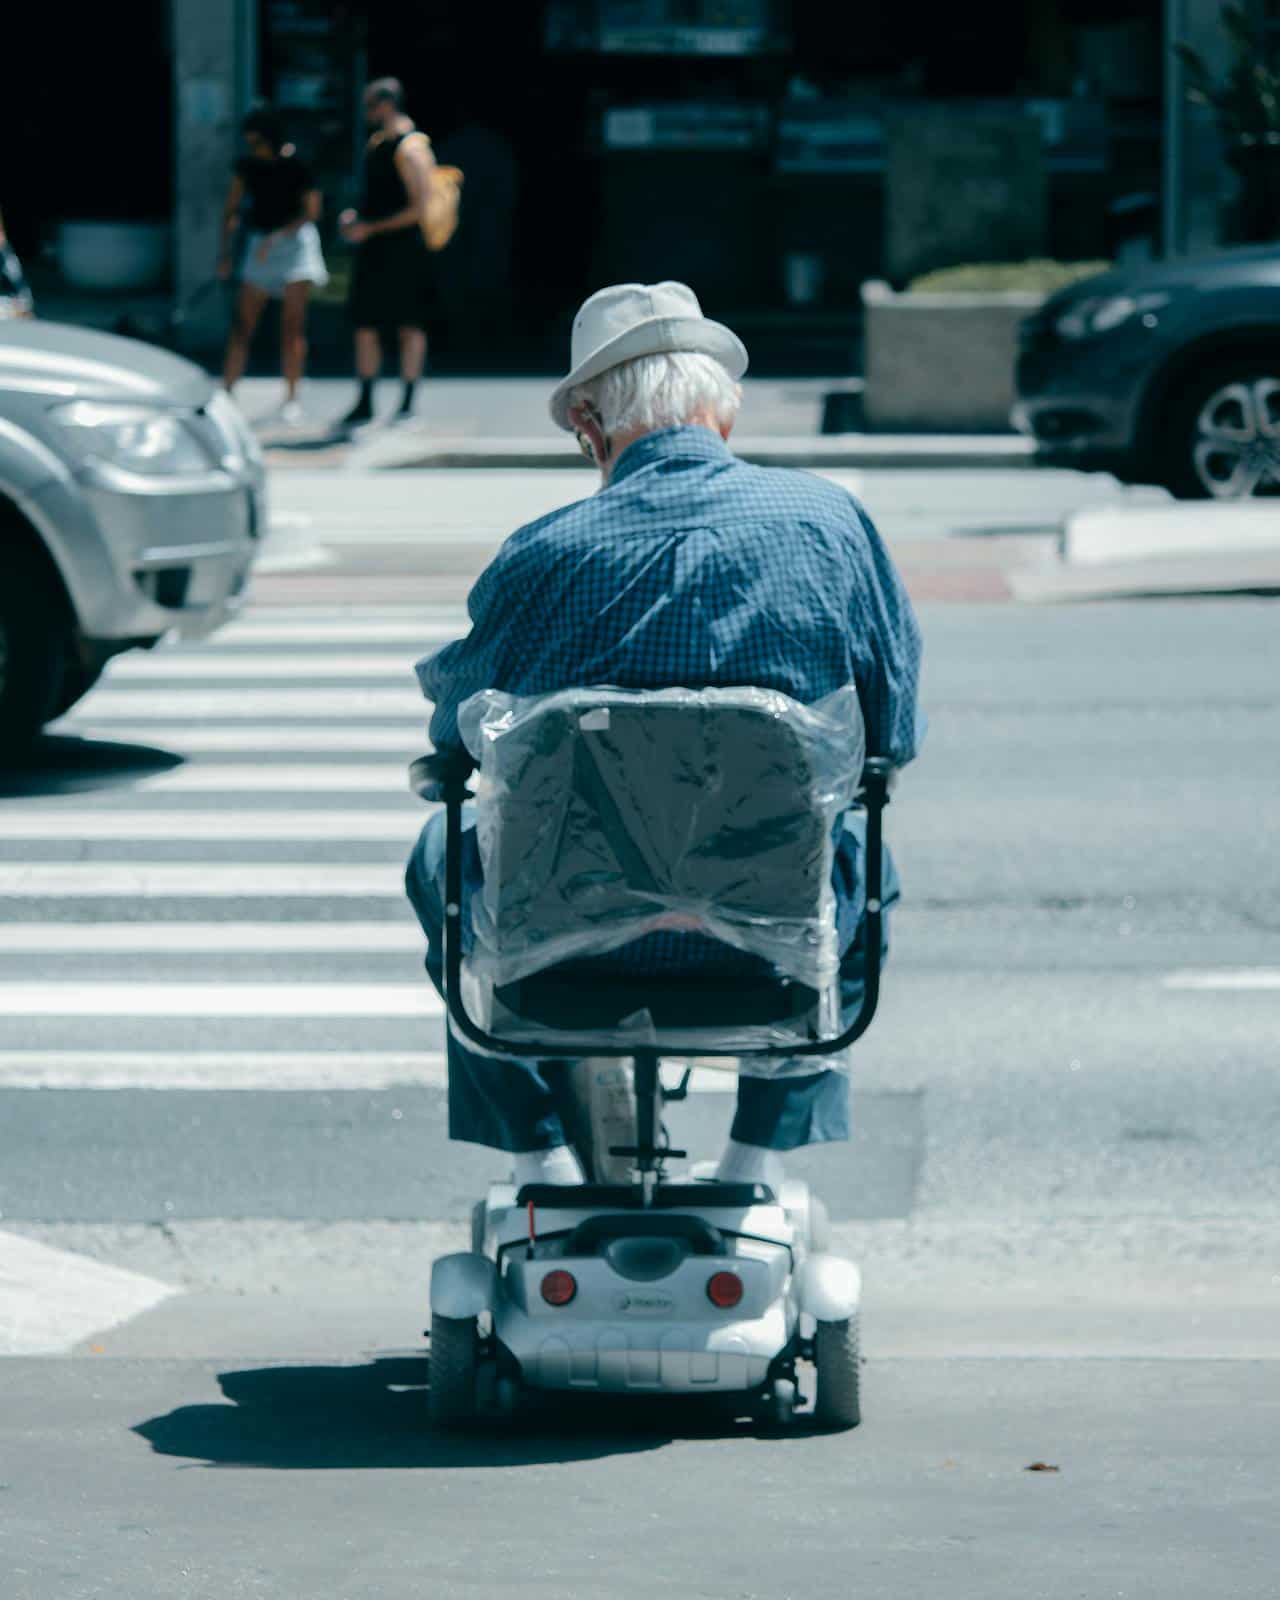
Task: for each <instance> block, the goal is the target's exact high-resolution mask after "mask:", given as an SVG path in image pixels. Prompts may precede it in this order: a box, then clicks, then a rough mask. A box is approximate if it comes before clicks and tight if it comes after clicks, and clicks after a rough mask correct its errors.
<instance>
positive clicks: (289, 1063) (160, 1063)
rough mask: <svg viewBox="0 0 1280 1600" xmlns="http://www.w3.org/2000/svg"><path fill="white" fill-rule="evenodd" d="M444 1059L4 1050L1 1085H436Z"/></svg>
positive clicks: (246, 1052)
mask: <svg viewBox="0 0 1280 1600" xmlns="http://www.w3.org/2000/svg"><path fill="white" fill-rule="evenodd" d="M445 1082H446V1073H445V1063H444V1057H443V1056H442V1055H440V1054H438V1053H435V1054H424V1055H406V1054H394V1053H392V1052H390V1051H388V1052H386V1053H385V1054H380V1053H376V1052H375V1053H368V1054H359V1053H354V1052H342V1051H338V1050H333V1051H314V1052H309V1053H306V1054H302V1053H299V1052H293V1051H289V1052H286V1051H279V1052H277V1051H269V1050H262V1051H254V1050H194V1051H193V1050H184V1051H172V1052H162V1051H146V1050H98V1051H88V1050H4V1051H0V1088H3V1089H200V1090H217V1089H223V1090H229V1089H234V1090H261V1089H290V1090H297V1091H299V1092H311V1093H315V1092H317V1091H323V1090H332V1089H394V1088H400V1087H402V1086H407V1087H419V1088H433V1089H435V1088H441V1087H443V1085H444V1084H445Z"/></svg>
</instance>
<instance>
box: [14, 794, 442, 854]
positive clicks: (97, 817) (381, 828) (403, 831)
mask: <svg viewBox="0 0 1280 1600" xmlns="http://www.w3.org/2000/svg"><path fill="white" fill-rule="evenodd" d="M409 804H410V802H409V801H408V799H407V797H406V810H405V811H301V810H284V811H234V810H226V811H62V810H59V811H19V810H6V809H3V808H0V841H2V840H6V839H8V840H17V839H43V840H49V841H52V840H65V839H76V840H90V839H93V840H115V841H123V840H133V839H166V840H175V839H182V840H191V841H192V842H198V843H203V842H206V841H219V840H244V841H250V840H256V839H268V840H278V841H280V842H282V843H289V842H294V841H296V842H298V843H317V842H320V841H332V840H350V841H351V842H352V843H361V844H368V843H374V842H379V843H382V842H387V841H390V842H392V843H402V844H404V845H405V846H406V847H407V846H408V845H409V844H410V843H411V842H412V840H413V838H414V836H415V835H416V833H417V831H418V829H419V828H420V827H421V826H422V819H421V817H419V816H418V815H417V814H416V811H410V810H408V809H407V808H408V806H409Z"/></svg>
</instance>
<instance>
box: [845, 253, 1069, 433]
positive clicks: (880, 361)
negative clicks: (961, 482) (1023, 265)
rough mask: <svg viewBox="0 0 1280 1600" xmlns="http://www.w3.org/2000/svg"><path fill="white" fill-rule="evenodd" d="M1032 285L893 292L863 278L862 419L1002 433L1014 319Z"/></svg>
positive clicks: (902, 427) (883, 428)
mask: <svg viewBox="0 0 1280 1600" xmlns="http://www.w3.org/2000/svg"><path fill="white" fill-rule="evenodd" d="M1043 299H1044V297H1043V296H1042V295H1039V294H1032V293H1005V294H895V293H894V292H893V290H892V289H891V288H890V287H889V285H888V284H887V283H879V282H871V283H866V284H864V285H863V288H862V304H863V311H864V343H865V360H866V383H867V387H866V392H865V395H864V399H863V405H864V414H865V417H866V422H867V426H868V427H869V428H872V429H875V430H877V431H879V432H883V433H1006V432H1008V431H1009V408H1010V407H1011V406H1012V404H1013V368H1014V362H1015V359H1016V356H1017V342H1018V324H1019V323H1020V322H1021V321H1022V319H1023V318H1024V317H1027V316H1030V314H1031V313H1032V312H1033V311H1034V310H1035V309H1036V307H1037V306H1039V305H1041V304H1042V302H1043Z"/></svg>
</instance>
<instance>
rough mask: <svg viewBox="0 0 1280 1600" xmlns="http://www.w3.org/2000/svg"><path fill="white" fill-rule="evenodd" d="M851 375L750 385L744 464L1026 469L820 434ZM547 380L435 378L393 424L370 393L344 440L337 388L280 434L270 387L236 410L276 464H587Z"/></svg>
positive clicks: (944, 444)
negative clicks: (373, 412)
mask: <svg viewBox="0 0 1280 1600" xmlns="http://www.w3.org/2000/svg"><path fill="white" fill-rule="evenodd" d="M859 387H860V380H858V379H855V378H795V379H762V378H757V379H751V378H748V379H747V380H746V382H745V383H744V384H743V405H742V413H741V417H740V420H739V424H738V429H737V431H736V433H735V435H734V445H735V448H736V449H737V451H738V453H739V454H740V455H742V456H744V457H745V458H746V459H747V460H750V461H755V462H758V463H760V464H762V465H770V466H797V467H868V468H875V467H972V468H991V467H1004V468H1008V467H1025V466H1031V465H1032V464H1033V462H1034V450H1033V448H1032V446H1031V445H1030V444H1029V443H1028V442H1027V441H1026V440H1025V439H1023V438H1021V437H1020V436H1018V435H1015V434H1007V435H1006V434H999V435H962V434H956V435H891V434H869V433H848V434H824V433H823V432H822V431H821V430H822V419H823V410H824V404H825V401H826V397H827V396H828V395H829V394H833V393H848V392H857V390H858V388H859ZM551 388H552V385H551V383H550V382H549V381H548V380H547V379H545V378H438V379H430V380H428V381H426V382H424V383H423V384H422V385H421V388H420V390H419V394H418V402H417V407H416V410H415V414H414V416H413V417H412V419H410V420H408V421H403V422H401V421H396V420H394V417H393V413H394V410H395V406H396V403H397V400H398V398H399V386H398V384H396V383H395V382H394V381H393V380H391V379H384V380H383V381H382V383H381V384H380V385H379V390H378V397H377V411H378V416H379V420H378V421H376V422H375V423H374V424H373V425H372V426H370V427H368V428H364V429H361V430H360V432H359V434H358V435H357V436H356V438H355V439H354V440H347V439H345V438H343V437H342V436H341V434H340V433H339V432H338V431H337V429H336V426H335V425H336V423H337V422H338V420H339V419H340V418H341V416H342V415H343V413H344V411H345V410H346V409H347V408H348V407H349V406H350V404H351V403H352V400H353V399H354V395H355V389H354V385H353V384H352V383H350V382H348V381H346V380H342V379H327V378H320V379H313V380H311V381H310V382H308V383H307V385H306V387H305V389H304V391H303V404H304V407H305V410H306V413H307V421H306V423H304V425H303V426H301V427H297V428H289V429H285V428H281V427H279V426H276V425H274V424H273V423H272V421H271V416H272V413H273V411H274V409H275V407H276V406H277V405H278V404H279V401H280V396H281V389H280V385H279V383H278V382H277V381H275V380H273V379H265V378H249V379H246V380H245V381H244V382H243V383H242V384H241V385H240V387H239V389H238V390H237V396H238V398H239V400H240V404H241V406H242V408H243V410H244V412H245V414H246V415H247V416H248V417H249V419H250V421H252V422H253V423H254V424H255V427H256V428H257V429H258V432H259V436H260V437H261V439H262V443H263V447H264V449H265V450H267V452H268V454H269V457H270V460H271V464H272V466H274V467H284V468H288V467H291V466H294V467H318V466H324V467H329V466H350V467H354V468H362V469H370V470H378V471H385V470H396V469H401V468H410V467H446V468H458V467H462V468H467V467H475V468H486V467H488V468H494V467H501V468H541V467H552V468H564V467H585V463H584V462H583V460H582V457H581V454H580V452H579V450H578V448H577V445H576V444H575V443H574V441H573V440H572V439H571V438H570V437H569V436H568V435H567V434H564V433H560V432H559V431H558V430H557V429H556V428H555V427H554V425H553V424H552V422H551V420H550V418H549V417H548V415H547V409H546V408H547V397H548V395H549V394H550V392H551Z"/></svg>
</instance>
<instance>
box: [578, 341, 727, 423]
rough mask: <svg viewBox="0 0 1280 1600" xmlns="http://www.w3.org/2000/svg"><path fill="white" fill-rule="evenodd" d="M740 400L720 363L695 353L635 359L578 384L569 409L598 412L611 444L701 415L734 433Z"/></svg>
mask: <svg viewBox="0 0 1280 1600" xmlns="http://www.w3.org/2000/svg"><path fill="white" fill-rule="evenodd" d="M738 400H739V395H738V386H737V384H736V383H735V382H734V381H733V379H732V378H731V377H730V376H729V374H728V372H726V370H725V369H724V368H723V367H722V366H721V365H720V363H719V362H718V361H717V360H716V359H715V357H714V356H704V355H697V354H694V353H693V352H692V351H679V352H677V353H675V354H672V355H660V356H636V357H635V359H634V360H631V361H624V362H622V363H621V364H620V365H619V366H616V367H610V368H609V370H608V371H607V372H602V373H601V374H600V376H599V377H598V378H592V379H590V381H589V382H587V383H582V384H579V385H578V386H577V387H576V388H575V389H573V390H572V391H571V393H570V395H569V405H570V407H574V406H581V405H587V406H590V407H591V408H592V409H593V410H594V411H595V412H596V414H597V415H598V416H599V418H600V427H601V431H602V432H603V433H604V435H605V437H606V438H608V437H610V436H611V435H613V434H618V433H641V432H642V433H651V432H653V431H654V430H655V429H657V428H675V427H679V426H680V424H681V423H685V422H688V421H690V419H691V418H693V417H695V416H697V415H698V414H699V413H700V412H709V413H710V414H711V415H712V416H713V417H714V418H715V420H716V422H717V423H718V424H719V425H720V426H721V427H730V426H732V424H733V421H734V418H735V417H736V416H737V415H738Z"/></svg>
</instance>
